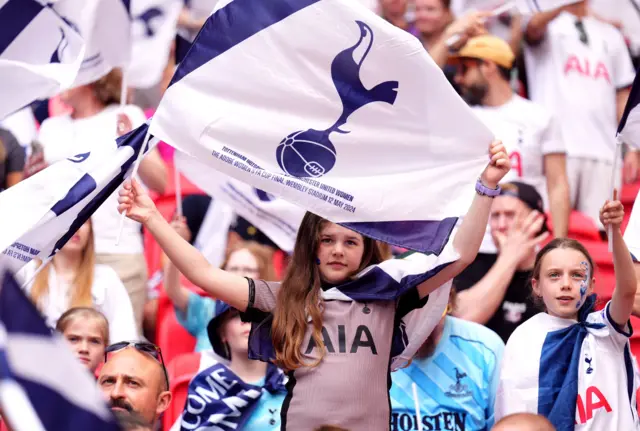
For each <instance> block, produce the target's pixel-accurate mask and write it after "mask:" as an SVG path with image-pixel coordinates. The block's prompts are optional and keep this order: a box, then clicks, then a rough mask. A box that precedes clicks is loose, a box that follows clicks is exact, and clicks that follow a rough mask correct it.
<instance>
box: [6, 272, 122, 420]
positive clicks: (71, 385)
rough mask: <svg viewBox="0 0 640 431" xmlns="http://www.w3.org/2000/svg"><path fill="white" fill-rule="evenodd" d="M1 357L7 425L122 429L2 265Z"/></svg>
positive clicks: (59, 338) (84, 372)
mask: <svg viewBox="0 0 640 431" xmlns="http://www.w3.org/2000/svg"><path fill="white" fill-rule="evenodd" d="M0 357H1V358H2V361H0V406H1V407H2V415H3V416H4V418H3V419H4V420H5V422H8V425H9V426H10V429H12V430H15V431H58V430H63V429H65V430H92V431H117V430H119V429H121V428H120V427H119V426H118V423H117V421H116V418H115V417H114V416H113V414H112V412H111V411H110V410H109V407H108V406H107V403H106V402H105V399H104V397H103V395H102V393H101V391H100V390H99V389H98V386H97V385H96V381H95V378H94V377H93V376H92V375H91V374H90V373H87V370H86V368H84V366H83V365H82V364H81V363H80V361H78V359H77V358H76V357H75V355H74V353H73V352H72V351H71V349H69V345H68V344H67V341H66V340H65V339H64V338H63V337H62V336H61V335H60V334H58V333H57V332H55V331H51V329H49V328H48V327H47V325H46V323H45V321H44V319H43V318H42V315H41V314H40V313H39V312H38V310H37V309H36V307H35V305H34V304H33V303H32V302H31V301H30V300H29V298H27V296H26V295H25V293H24V291H23V290H22V289H20V286H19V285H18V284H17V282H16V280H15V279H14V278H13V276H12V275H11V273H10V271H7V270H6V268H3V267H1V266H0ZM5 425H7V424H6V423H5ZM3 428H5V427H3Z"/></svg>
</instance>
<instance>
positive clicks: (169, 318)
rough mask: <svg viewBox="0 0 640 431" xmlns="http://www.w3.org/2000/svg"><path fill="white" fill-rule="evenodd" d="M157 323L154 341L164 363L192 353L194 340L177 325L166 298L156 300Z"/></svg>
mask: <svg viewBox="0 0 640 431" xmlns="http://www.w3.org/2000/svg"><path fill="white" fill-rule="evenodd" d="M157 321H158V323H157V326H156V340H157V343H158V346H159V347H160V348H161V349H162V356H163V358H164V360H165V362H167V363H168V362H170V361H171V360H172V359H173V358H175V357H177V356H178V355H180V354H183V353H192V352H193V350H194V349H195V347H196V339H195V338H194V337H193V336H192V335H191V334H189V333H188V332H187V331H186V329H184V328H183V327H182V325H180V323H178V320H177V319H176V313H175V311H174V309H173V305H172V304H171V301H169V298H167V297H166V296H161V297H160V298H159V300H158V320H157Z"/></svg>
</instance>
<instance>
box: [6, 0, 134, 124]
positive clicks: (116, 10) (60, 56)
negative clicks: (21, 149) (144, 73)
mask: <svg viewBox="0 0 640 431" xmlns="http://www.w3.org/2000/svg"><path fill="white" fill-rule="evenodd" d="M129 1H130V0H93V1H85V0H58V1H57V2H53V3H52V2H45V1H44V0H0V77H2V79H0V92H1V93H2V101H1V102H0V119H2V118H4V117H6V116H7V115H9V114H11V113H13V112H15V111H17V110H19V109H21V108H23V107H25V106H26V105H28V104H30V103H31V102H33V101H34V100H37V99H44V98H47V97H51V96H53V95H55V94H57V93H59V92H60V91H62V90H65V89H67V88H70V87H74V86H78V85H83V84H88V83H90V82H93V81H95V80H97V79H99V78H100V77H102V76H103V75H105V74H107V73H108V72H109V71H110V70H111V69H112V68H114V67H123V66H125V65H126V64H128V62H129V57H130V32H131V20H130V18H129Z"/></svg>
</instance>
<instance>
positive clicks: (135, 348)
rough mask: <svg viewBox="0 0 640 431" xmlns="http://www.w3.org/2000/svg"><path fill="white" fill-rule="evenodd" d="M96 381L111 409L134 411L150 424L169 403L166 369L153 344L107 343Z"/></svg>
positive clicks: (160, 353) (131, 342) (158, 349)
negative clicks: (102, 364)
mask: <svg viewBox="0 0 640 431" xmlns="http://www.w3.org/2000/svg"><path fill="white" fill-rule="evenodd" d="M98 384H99V386H100V388H101V389H102V392H103V393H104V395H105V397H106V398H107V401H108V402H109V406H110V407H111V410H113V411H121V412H129V413H131V412H135V413H137V414H138V415H140V416H141V417H142V418H143V419H144V420H145V421H147V423H148V424H149V425H150V426H152V427H155V425H156V423H157V422H158V419H159V417H160V415H161V414H162V413H163V412H164V411H165V410H167V408H169V404H170V403H171V392H169V378H168V376H167V370H166V368H165V365H164V360H163V359H162V352H161V351H160V348H159V347H157V346H156V345H155V344H151V343H147V342H136V341H123V342H120V343H115V344H112V345H111V346H109V347H107V349H106V351H105V363H104V366H103V367H102V369H101V370H100V376H99V378H98Z"/></svg>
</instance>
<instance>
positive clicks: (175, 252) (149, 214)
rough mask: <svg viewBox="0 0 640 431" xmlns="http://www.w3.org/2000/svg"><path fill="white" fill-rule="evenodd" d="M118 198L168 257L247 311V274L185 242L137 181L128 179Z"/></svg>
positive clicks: (200, 283) (213, 292) (188, 274)
mask: <svg viewBox="0 0 640 431" xmlns="http://www.w3.org/2000/svg"><path fill="white" fill-rule="evenodd" d="M119 194H120V196H119V197H118V203H119V205H118V211H119V212H121V213H122V212H124V213H125V214H126V216H127V217H129V218H130V219H132V220H135V221H137V222H139V223H142V224H143V225H144V227H146V228H147V229H148V230H149V232H151V234H152V235H153V237H154V238H155V239H156V241H157V242H158V244H159V245H160V247H161V248H162V250H163V251H164V252H165V254H166V255H167V257H168V258H169V259H170V260H171V262H173V264H174V265H175V266H176V268H178V270H179V271H180V272H181V273H183V274H184V276H185V277H187V278H188V279H189V281H191V282H192V283H193V284H195V285H197V286H199V287H201V288H202V289H204V290H205V291H207V292H208V293H210V294H211V296H213V297H214V298H218V299H221V300H222V301H224V302H226V303H227V304H229V305H230V306H232V307H234V308H236V309H238V310H240V311H245V310H246V308H247V304H248V302H249V283H248V282H247V280H246V279H245V278H244V277H240V276H237V275H234V274H230V273H228V272H226V271H223V270H221V269H219V268H215V267H213V266H212V265H211V264H209V262H208V261H207V260H206V259H205V258H204V256H203V255H202V254H201V253H200V252H199V251H198V250H197V249H196V248H195V247H193V246H192V245H191V244H189V243H188V242H187V241H185V240H184V239H183V238H182V237H181V236H180V235H179V234H178V233H177V232H176V231H175V230H174V229H173V228H172V227H171V225H170V224H169V223H168V222H167V221H166V220H165V219H164V217H162V215H161V214H160V213H159V212H158V210H157V208H156V206H155V204H154V203H153V201H152V200H151V198H150V197H149V195H148V194H147V193H146V192H145V190H144V189H143V188H142V187H141V186H140V184H138V183H137V182H136V180H135V179H134V180H132V181H131V180H127V181H125V183H124V184H123V186H122V189H121V190H120V192H119Z"/></svg>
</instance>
